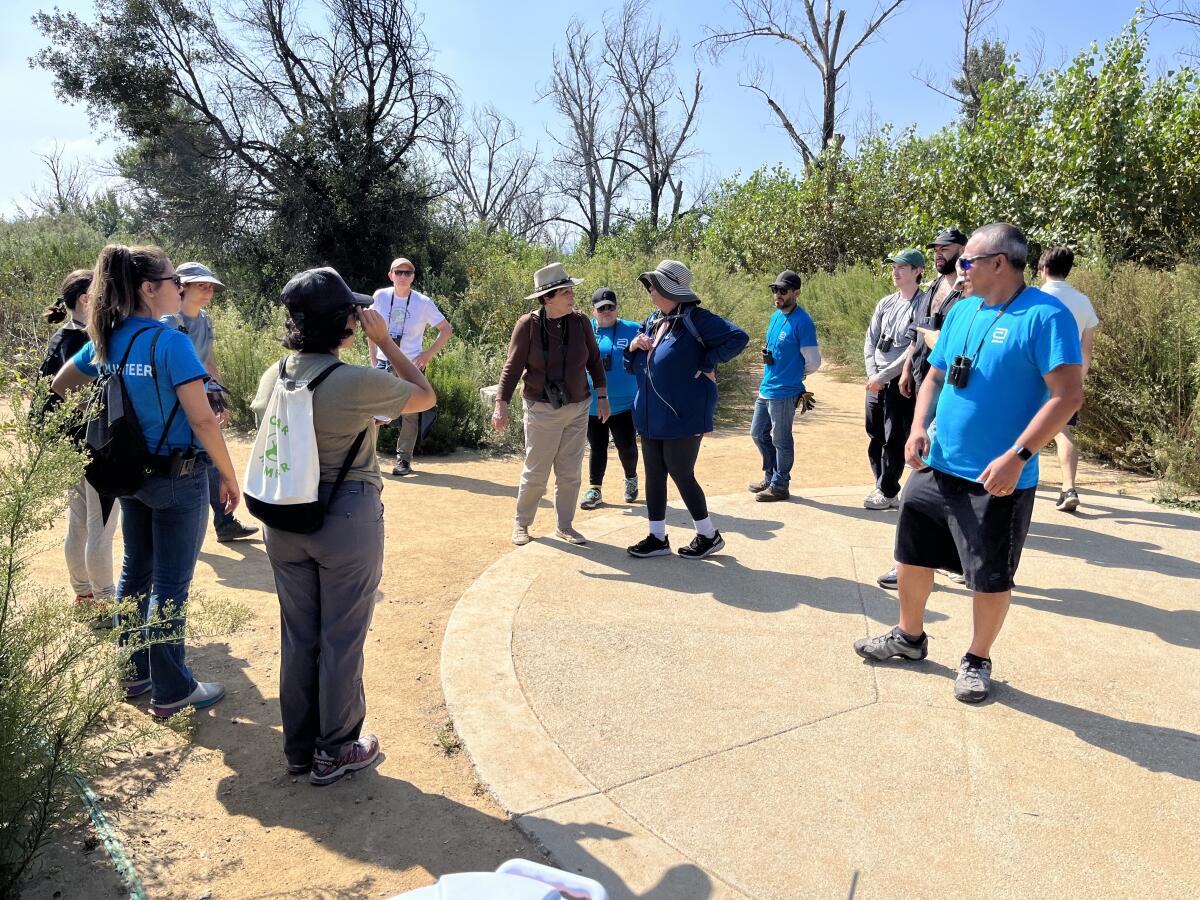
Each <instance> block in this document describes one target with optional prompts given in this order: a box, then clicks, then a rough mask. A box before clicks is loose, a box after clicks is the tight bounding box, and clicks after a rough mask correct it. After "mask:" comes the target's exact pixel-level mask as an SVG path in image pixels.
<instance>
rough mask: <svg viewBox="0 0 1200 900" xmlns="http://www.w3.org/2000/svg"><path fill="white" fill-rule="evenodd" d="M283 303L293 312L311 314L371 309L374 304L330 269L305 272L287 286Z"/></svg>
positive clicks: (280, 297)
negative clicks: (346, 309) (355, 308)
mask: <svg viewBox="0 0 1200 900" xmlns="http://www.w3.org/2000/svg"><path fill="white" fill-rule="evenodd" d="M279 299H280V301H281V302H282V303H283V304H284V306H286V307H288V308H289V309H293V310H297V311H300V312H308V313H326V312H333V311H335V310H337V309H342V308H344V307H347V306H370V305H371V304H372V303H373V302H374V301H373V300H372V298H370V297H368V296H367V295H366V294H357V293H355V292H354V291H352V290H350V286H349V285H347V284H346V282H345V281H344V280H343V279H342V276H341V275H339V274H338V273H337V270H336V269H333V268H331V267H330V266H322V267H321V268H319V269H305V270H304V271H303V272H300V273H298V274H296V275H293V276H292V278H291V280H290V281H289V282H288V283H287V284H285V285H284V286H283V291H282V292H281V293H280V295H279Z"/></svg>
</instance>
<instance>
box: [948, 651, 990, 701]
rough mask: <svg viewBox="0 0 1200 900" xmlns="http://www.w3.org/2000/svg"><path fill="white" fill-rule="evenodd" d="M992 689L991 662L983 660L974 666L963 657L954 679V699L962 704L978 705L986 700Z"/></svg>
mask: <svg viewBox="0 0 1200 900" xmlns="http://www.w3.org/2000/svg"><path fill="white" fill-rule="evenodd" d="M991 689H992V661H991V660H990V659H985V660H984V661H983V663H982V664H979V665H976V664H975V663H973V662H971V661H970V660H969V659H967V658H966V657H965V656H964V657H963V658H962V662H960V663H959V664H958V677H957V678H955V679H954V699H955V700H961V701H962V702H963V703H979V702H980V701H981V700H986V699H987V695H988V693H989V692H990V691H991Z"/></svg>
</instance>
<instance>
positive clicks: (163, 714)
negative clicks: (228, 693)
mask: <svg viewBox="0 0 1200 900" xmlns="http://www.w3.org/2000/svg"><path fill="white" fill-rule="evenodd" d="M224 696H225V685H223V684H221V683H220V682H219V681H197V682H196V687H195V688H193V690H192V692H191V693H190V694H188V695H187V696H186V697H184V698H183V699H182V700H179V701H176V702H175V703H151V704H150V712H151V713H153V714H154V715H155V716H157V717H158V718H160V719H166V718H169V717H171V716H173V715H175V713H177V712H180V711H182V710H184V709H187V708H188V707H189V706H191V707H193V708H195V709H204V708H205V707H206V706H212V705H213V704H214V703H216V702H217V701H218V700H220V699H221V698H222V697H224Z"/></svg>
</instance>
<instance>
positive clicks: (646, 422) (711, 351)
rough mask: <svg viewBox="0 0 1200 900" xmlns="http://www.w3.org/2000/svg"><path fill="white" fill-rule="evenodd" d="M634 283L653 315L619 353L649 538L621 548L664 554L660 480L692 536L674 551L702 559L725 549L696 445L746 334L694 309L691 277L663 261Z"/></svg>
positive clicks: (707, 429) (665, 541) (696, 299)
mask: <svg viewBox="0 0 1200 900" xmlns="http://www.w3.org/2000/svg"><path fill="white" fill-rule="evenodd" d="M641 282H642V286H643V287H644V288H645V289H646V291H647V293H649V294H650V301H651V302H652V303H653V304H654V308H655V310H656V312H654V313H652V314H651V315H650V318H648V319H647V320H646V323H645V325H643V327H642V333H641V334H639V335H638V336H637V337H636V338H635V339H634V340H633V342H632V343H631V344H630V345H629V349H628V350H626V351H625V356H626V359H627V360H628V363H629V365H630V367H631V368H632V369H633V372H634V374H635V375H636V377H637V385H638V392H637V398H636V399H635V400H634V403H633V421H634V424H635V425H636V426H637V430H638V434H640V435H641V436H642V458H643V459H644V460H645V466H646V514H647V516H648V517H649V519H650V534H649V535H648V536H647V537H646V538H645V539H644V540H641V541H639V542H638V543H636V544H634V545H633V546H632V547H629V548H628V550H629V554H630V556H637V557H648V556H667V555H669V554H670V552H671V544H670V542H669V541H668V539H667V522H666V519H667V476H668V475H670V476H671V480H672V481H673V482H675V487H676V488H678V489H679V495H680V496H681V497H682V498H683V502H684V505H685V506H687V510H688V513H690V514H691V517H692V521H693V522H694V523H695V527H696V536H695V538H694V539H693V540H692V542H691V543H690V544H688V545H687V546H686V547H680V548H679V555H680V556H682V557H684V558H685V559H702V558H703V557H705V556H708V555H709V554H712V553H716V552H717V551H718V550H720V549H721V548H722V547H724V546H725V540H724V539H723V538H722V537H721V532H719V531H717V529H716V526H714V525H713V523H712V519H710V518H709V516H708V501H707V500H706V499H705V497H704V491H703V489H701V487H700V483H699V482H698V481H696V458H697V456H699V454H700V442H701V440H702V439H703V438H704V435H706V434H708V433H710V432H711V431H712V430H713V413H714V412H715V411H716V408H717V376H716V367H717V364H718V363H723V362H728V361H729V360H731V359H733V358H734V357H735V356H737V355H738V354H739V353H741V352H742V350H744V349H745V347H746V343H747V342H748V341H749V340H750V337H749V336H748V335H747V334H746V332H744V331H742V329H740V328H738V327H737V326H736V325H734V324H733V323H732V322H729V321H726V320H725V319H722V318H721V317H720V316H718V315H715V314H714V313H711V312H709V311H708V310H706V309H701V308H700V298H699V297H697V296H696V295H695V294H694V293H693V292H692V273H691V271H689V270H688V268H687V266H685V265H684V264H683V263H681V262H677V261H676V260H673V259H664V260H663V261H662V262H660V263H659V264H658V268H656V269H655V270H654V271H653V272H643V273H642V275H641Z"/></svg>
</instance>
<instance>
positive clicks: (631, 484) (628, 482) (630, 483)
mask: <svg viewBox="0 0 1200 900" xmlns="http://www.w3.org/2000/svg"><path fill="white" fill-rule="evenodd" d="M637 497H638V480H637V476H636V475H631V476H630V477H629V478H626V479H625V502H626V503H632V502H633V501H634V500H636V499H637Z"/></svg>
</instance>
